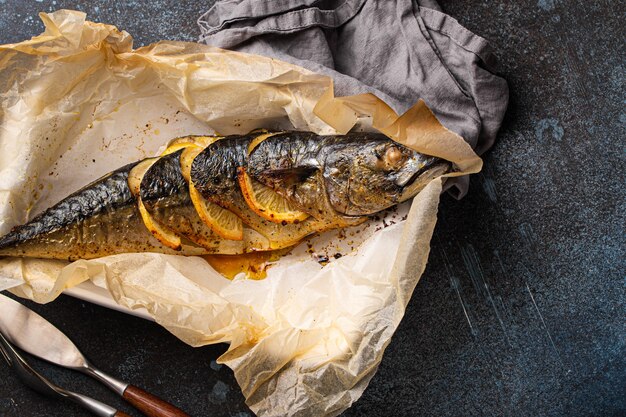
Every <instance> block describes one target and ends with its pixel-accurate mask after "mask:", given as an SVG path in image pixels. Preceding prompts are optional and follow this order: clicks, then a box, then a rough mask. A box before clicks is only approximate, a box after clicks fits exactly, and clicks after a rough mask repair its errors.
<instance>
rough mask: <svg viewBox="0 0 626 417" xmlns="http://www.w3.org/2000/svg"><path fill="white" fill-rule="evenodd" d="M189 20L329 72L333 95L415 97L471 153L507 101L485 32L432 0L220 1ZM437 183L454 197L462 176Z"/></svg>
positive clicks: (220, 38)
mask: <svg viewBox="0 0 626 417" xmlns="http://www.w3.org/2000/svg"><path fill="white" fill-rule="evenodd" d="M198 24H199V25H200V29H201V31H202V35H201V37H200V41H201V42H204V43H206V44H208V45H212V46H217V47H220V48H226V49H232V50H237V51H242V52H248V53H254V54H259V55H264V56H269V57H273V58H277V59H280V60H283V61H287V62H291V63H293V64H296V65H300V66H302V67H304V68H308V69H310V70H312V71H315V72H318V73H321V74H326V75H329V76H331V77H332V78H333V79H334V81H335V94H336V95H340V96H345V95H352V94H360V93H366V92H370V93H373V94H375V95H376V96H378V97H379V98H381V99H382V100H384V101H385V102H386V103H387V104H389V105H390V106H391V107H392V108H393V109H394V110H395V111H396V112H398V113H399V114H401V113H403V112H404V111H406V110H407V109H408V108H410V107H411V106H413V105H414V104H415V103H416V102H417V101H418V99H420V98H421V99H423V100H424V101H425V102H426V104H428V106H429V107H430V108H431V109H432V110H433V112H434V113H435V115H436V116H437V118H438V119H439V120H440V121H441V122H442V123H443V124H444V126H446V127H447V128H449V129H450V130H452V131H454V132H456V133H458V134H459V135H461V136H462V137H463V138H464V139H465V140H466V141H467V142H468V143H469V144H470V145H471V146H472V147H473V148H474V149H475V151H476V152H477V153H478V154H482V153H483V152H485V151H486V150H487V149H489V148H490V147H491V146H492V145H493V143H494V141H495V137H496V134H497V132H498V129H499V128H500V124H501V123H502V118H503V117H504V113H505V111H506V107H507V104H508V98H509V94H508V87H507V83H506V81H505V80H504V79H503V78H501V77H499V76H497V75H496V74H495V69H494V67H495V57H494V55H493V54H492V52H491V50H490V48H489V45H488V44H487V41H485V40H484V39H483V38H481V37H480V36H477V35H475V34H473V33H472V32H470V31H469V30H467V29H465V28H464V27H463V26H461V25H460V24H459V23H458V22H457V21H456V20H455V19H453V18H452V17H450V16H448V15H446V14H444V13H442V12H441V9H440V7H439V5H438V4H437V2H436V1H435V0H417V1H415V0H334V1H331V0H268V1H259V0H225V1H219V2H218V3H216V4H215V5H214V6H213V7H212V8H211V9H210V10H209V11H207V12H206V13H205V14H203V15H202V17H200V19H199V20H198ZM447 185H448V186H451V187H454V188H453V189H450V191H451V192H452V194H453V195H455V196H456V197H457V198H461V197H463V196H464V195H465V193H466V192H467V188H468V185H469V180H468V178H467V177H465V178H459V179H455V181H452V182H449V183H448V184H447Z"/></svg>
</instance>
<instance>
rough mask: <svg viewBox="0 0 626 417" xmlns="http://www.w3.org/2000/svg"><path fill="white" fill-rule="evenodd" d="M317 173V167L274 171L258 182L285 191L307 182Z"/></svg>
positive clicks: (264, 174)
mask: <svg viewBox="0 0 626 417" xmlns="http://www.w3.org/2000/svg"><path fill="white" fill-rule="evenodd" d="M317 171H318V169H317V167H298V168H289V169H279V170H272V171H269V172H266V173H263V174H261V175H260V176H259V178H258V179H257V180H258V181H259V182H261V183H262V184H265V185H267V186H268V187H271V188H273V189H274V190H285V189H290V188H293V187H295V186H297V185H299V184H302V183H304V182H306V181H307V180H308V179H309V178H311V177H312V176H313V175H315V173H316V172H317Z"/></svg>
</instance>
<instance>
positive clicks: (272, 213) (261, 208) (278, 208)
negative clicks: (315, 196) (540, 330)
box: [238, 168, 309, 223]
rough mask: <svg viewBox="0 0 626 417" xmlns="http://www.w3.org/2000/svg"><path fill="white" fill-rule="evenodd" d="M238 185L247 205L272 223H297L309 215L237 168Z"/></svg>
mask: <svg viewBox="0 0 626 417" xmlns="http://www.w3.org/2000/svg"><path fill="white" fill-rule="evenodd" d="M238 179H239V186H240V187H241V193H242V194H243V197H244V198H245V200H246V203H247V204H248V206H249V207H250V208H251V209H252V211H254V212H255V213H256V214H258V215H259V216H261V217H263V218H264V219H266V220H269V221H271V222H274V223H299V222H301V221H303V220H305V219H307V218H308V217H309V215H308V214H307V213H305V212H303V211H300V210H298V209H297V208H296V207H294V205H293V204H292V203H290V202H289V200H287V199H286V198H285V197H283V196H282V195H280V194H278V193H277V192H276V191H274V190H272V189H271V188H270V187H268V186H266V185H264V184H261V183H260V182H258V181H255V180H254V179H252V178H251V177H250V175H248V174H247V173H246V171H245V169H244V168H239V172H238Z"/></svg>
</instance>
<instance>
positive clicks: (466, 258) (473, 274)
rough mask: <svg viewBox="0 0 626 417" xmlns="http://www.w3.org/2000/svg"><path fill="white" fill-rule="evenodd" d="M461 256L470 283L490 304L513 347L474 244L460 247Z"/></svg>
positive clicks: (508, 341)
mask: <svg viewBox="0 0 626 417" xmlns="http://www.w3.org/2000/svg"><path fill="white" fill-rule="evenodd" d="M461 256H462V257H463V263H465V268H466V269H467V272H468V273H469V275H470V279H471V280H472V284H473V285H474V288H475V289H476V292H477V293H478V294H479V295H481V296H482V297H483V298H485V299H486V300H487V301H488V302H489V303H490V304H491V307H492V309H493V312H494V313H495V315H496V319H497V320H498V323H500V328H502V332H503V333H504V338H505V339H506V341H507V343H508V345H509V346H511V347H513V345H512V344H511V341H510V339H509V334H508V332H507V330H506V325H505V324H504V320H502V317H501V316H500V311H499V310H498V307H497V306H496V303H495V301H494V299H493V296H492V294H491V290H490V288H489V284H488V283H487V280H486V279H485V274H484V272H483V268H482V266H481V264H480V259H478V255H477V254H476V250H475V249H474V246H472V245H471V244H468V245H466V246H465V247H463V248H461Z"/></svg>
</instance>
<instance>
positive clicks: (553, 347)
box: [522, 265, 565, 366]
mask: <svg viewBox="0 0 626 417" xmlns="http://www.w3.org/2000/svg"><path fill="white" fill-rule="evenodd" d="M522 266H523V267H524V269H525V270H526V273H527V274H530V271H528V269H527V268H526V266H524V265H522ZM524 284H525V285H526V290H527V291H528V295H530V299H531V301H532V303H533V306H534V307H535V311H537V315H538V316H539V320H540V321H541V325H542V327H543V329H544V330H545V331H546V334H547V335H548V339H549V340H550V345H551V346H552V349H553V350H554V353H555V354H556V358H557V359H558V361H559V363H560V364H561V366H565V364H564V363H563V360H561V354H560V353H559V350H558V349H557V348H556V344H555V343H554V339H552V334H550V330H548V326H547V325H546V321H545V320H544V318H543V314H541V311H539V307H538V306H537V302H536V301H535V296H534V295H533V293H532V291H531V290H530V286H529V285H528V281H526V280H525V279H524Z"/></svg>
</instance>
